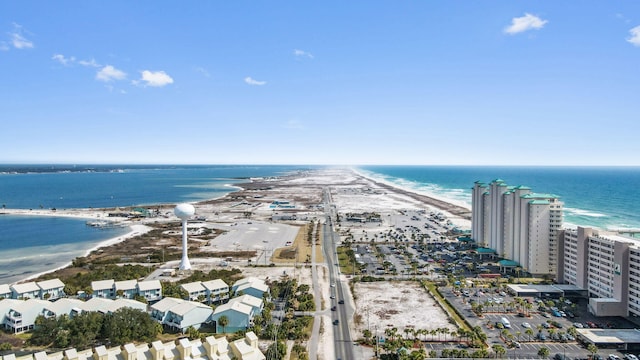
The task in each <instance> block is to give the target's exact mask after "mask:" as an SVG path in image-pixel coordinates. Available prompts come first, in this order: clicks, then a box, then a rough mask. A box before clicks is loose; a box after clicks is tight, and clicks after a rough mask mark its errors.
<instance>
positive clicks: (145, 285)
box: [137, 280, 162, 302]
mask: <svg viewBox="0 0 640 360" xmlns="http://www.w3.org/2000/svg"><path fill="white" fill-rule="evenodd" d="M137 293H138V295H139V296H142V297H144V298H145V299H147V301H148V302H154V301H158V300H160V299H162V284H160V281H159V280H148V281H140V282H138V284H137Z"/></svg>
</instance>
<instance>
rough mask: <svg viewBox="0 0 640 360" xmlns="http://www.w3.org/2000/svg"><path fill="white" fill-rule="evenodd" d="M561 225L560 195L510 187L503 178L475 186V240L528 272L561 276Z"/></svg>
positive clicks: (473, 203)
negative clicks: (559, 266)
mask: <svg viewBox="0 0 640 360" xmlns="http://www.w3.org/2000/svg"><path fill="white" fill-rule="evenodd" d="M561 226H562V202H560V200H559V199H558V196H556V195H552V194H539V193H534V192H532V191H531V189H530V188H529V187H526V186H515V187H514V186H507V184H505V182H504V181H503V180H501V179H496V180H493V181H491V182H490V183H489V184H485V183H482V182H479V181H476V182H475V183H474V186H473V188H472V217H471V237H472V238H473V239H474V240H475V241H476V243H477V244H478V245H479V246H484V247H488V248H490V249H492V250H494V251H495V252H496V253H497V254H498V255H499V256H500V257H502V258H504V259H508V260H512V261H513V262H515V263H517V265H519V267H521V268H522V269H523V270H524V271H527V272H529V273H532V274H536V275H555V274H556V273H557V270H558V233H559V231H560V229H561Z"/></svg>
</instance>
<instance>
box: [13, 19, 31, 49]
mask: <svg viewBox="0 0 640 360" xmlns="http://www.w3.org/2000/svg"><path fill="white" fill-rule="evenodd" d="M9 36H10V37H11V45H13V47H14V48H16V49H32V48H33V47H34V45H33V42H32V41H31V40H29V39H27V38H25V37H24V35H22V26H21V25H19V24H16V23H14V24H13V31H12V32H10V33H9Z"/></svg>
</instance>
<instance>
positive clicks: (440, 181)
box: [357, 166, 640, 229]
mask: <svg viewBox="0 0 640 360" xmlns="http://www.w3.org/2000/svg"><path fill="white" fill-rule="evenodd" d="M357 170H358V171H360V172H362V173H363V174H366V175H368V176H370V177H372V178H376V179H378V180H383V181H386V182H389V183H392V184H395V185H397V186H401V187H404V188H407V189H411V190H414V191H417V192H422V193H425V194H433V195H435V196H438V197H440V198H443V199H448V200H451V201H452V202H454V203H457V204H464V205H465V206H468V207H469V208H471V188H472V187H473V183H474V182H475V181H481V182H485V183H488V182H490V181H491V180H493V179H497V178H500V179H502V180H504V181H505V182H506V183H507V185H513V186H517V185H525V186H529V187H531V189H532V190H533V191H535V192H539V193H551V194H555V195H558V196H559V197H560V199H561V201H563V202H564V210H565V211H564V213H565V225H567V226H569V227H571V226H575V225H581V226H592V227H597V228H601V229H625V228H635V229H640V211H639V210H640V191H638V189H640V168H638V167H511V166H510V167H488V166H482V167H472V166H362V167H358V168H357Z"/></svg>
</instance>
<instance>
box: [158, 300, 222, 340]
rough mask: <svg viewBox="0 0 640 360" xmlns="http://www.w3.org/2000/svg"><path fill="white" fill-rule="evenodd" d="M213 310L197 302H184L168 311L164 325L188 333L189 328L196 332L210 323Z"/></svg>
mask: <svg viewBox="0 0 640 360" xmlns="http://www.w3.org/2000/svg"><path fill="white" fill-rule="evenodd" d="M212 313H213V309H211V307H209V306H207V305H204V304H201V303H199V302H195V301H184V302H183V303H181V304H177V305H175V306H172V307H171V308H169V310H167V315H166V316H165V319H164V322H163V325H166V326H168V327H170V328H173V329H176V330H180V331H181V332H183V333H184V332H186V331H187V329H188V328H189V327H193V328H195V329H196V330H197V329H199V328H200V327H201V326H202V324H204V323H206V322H208V321H209V318H210V317H211V314H212Z"/></svg>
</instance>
